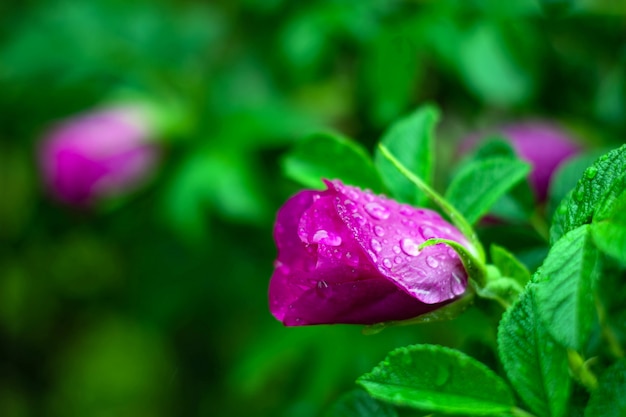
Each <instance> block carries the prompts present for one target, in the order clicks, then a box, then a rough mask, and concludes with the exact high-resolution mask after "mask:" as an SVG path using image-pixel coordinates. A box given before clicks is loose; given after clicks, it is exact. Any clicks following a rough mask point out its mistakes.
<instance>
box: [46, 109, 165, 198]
mask: <svg viewBox="0 0 626 417" xmlns="http://www.w3.org/2000/svg"><path fill="white" fill-rule="evenodd" d="M152 126H153V125H152V123H151V122H150V118H149V117H148V114H147V112H146V111H144V109H143V108H141V107H134V106H119V107H109V108H104V109H100V110H97V111H94V112H91V113H87V114H83V115H79V116H77V117H74V118H71V119H68V120H65V121H63V122H62V123H60V124H58V125H56V126H55V127H53V128H52V130H51V131H49V132H48V133H47V135H46V136H45V137H44V138H43V140H42V142H41V144H40V148H39V160H40V164H41V171H42V174H43V177H44V181H45V183H46V186H47V187H48V188H49V190H50V191H51V193H52V194H53V195H54V196H55V197H56V198H58V199H59V200H61V201H63V202H66V203H68V204H72V205H77V206H87V205H90V204H92V203H94V202H96V201H100V200H102V199H105V198H107V197H115V196H119V195H123V194H126V193H128V192H130V191H132V190H134V189H136V188H137V187H138V186H140V185H141V184H142V183H144V182H145V180H146V179H147V178H148V177H149V175H150V174H151V172H152V170H153V168H154V166H155V164H156V162H157V160H158V159H159V149H158V147H157V146H156V144H155V143H153V142H151V141H150V139H151V137H152V134H153V132H152Z"/></svg>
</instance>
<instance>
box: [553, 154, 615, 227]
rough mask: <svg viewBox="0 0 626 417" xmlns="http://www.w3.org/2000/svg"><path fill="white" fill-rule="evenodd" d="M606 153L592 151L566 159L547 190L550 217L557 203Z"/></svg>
mask: <svg viewBox="0 0 626 417" xmlns="http://www.w3.org/2000/svg"><path fill="white" fill-rule="evenodd" d="M604 153H606V152H598V151H593V152H589V153H584V154H582V155H578V156H575V157H573V158H571V159H568V160H567V161H565V162H564V163H563V164H561V165H559V167H558V169H557V170H556V171H555V173H554V174H553V175H552V179H551V180H550V188H549V190H548V210H547V212H548V214H549V215H550V216H552V215H553V214H554V211H555V210H556V209H557V207H558V205H559V203H560V202H561V201H562V200H563V199H564V198H565V197H566V196H567V194H568V193H569V192H570V191H571V190H572V189H573V188H574V187H576V184H577V183H578V180H579V179H580V177H581V176H582V175H583V173H584V172H585V169H587V168H588V167H589V166H591V165H592V164H593V163H594V162H595V161H596V159H598V157H600V156H601V155H602V154H604Z"/></svg>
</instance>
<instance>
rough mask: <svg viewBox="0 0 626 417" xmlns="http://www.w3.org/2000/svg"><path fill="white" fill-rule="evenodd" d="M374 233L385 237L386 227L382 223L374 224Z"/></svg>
mask: <svg viewBox="0 0 626 417" xmlns="http://www.w3.org/2000/svg"><path fill="white" fill-rule="evenodd" d="M374 233H376V236H378V237H383V236H384V235H385V229H384V228H383V227H382V226H380V225H376V226H374Z"/></svg>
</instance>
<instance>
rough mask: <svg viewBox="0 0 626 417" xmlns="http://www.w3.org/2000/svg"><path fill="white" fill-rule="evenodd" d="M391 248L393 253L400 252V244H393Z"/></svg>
mask: <svg viewBox="0 0 626 417" xmlns="http://www.w3.org/2000/svg"><path fill="white" fill-rule="evenodd" d="M391 249H392V250H393V252H394V253H400V252H401V250H400V246H398V245H393V248H391Z"/></svg>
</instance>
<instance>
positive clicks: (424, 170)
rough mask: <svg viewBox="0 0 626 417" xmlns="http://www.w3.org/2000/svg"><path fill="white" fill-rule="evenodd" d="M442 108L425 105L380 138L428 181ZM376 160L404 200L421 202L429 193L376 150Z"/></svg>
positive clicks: (394, 191) (396, 194)
mask: <svg viewBox="0 0 626 417" xmlns="http://www.w3.org/2000/svg"><path fill="white" fill-rule="evenodd" d="M438 119H439V111H438V110H437V109H436V108H435V107H433V106H429V105H426V106H422V107H420V108H418V109H417V110H416V111H414V112H413V113H412V114H411V115H409V116H407V117H405V118H403V119H400V120H398V121H397V122H395V123H394V124H393V125H392V126H391V127H390V128H389V129H388V130H387V131H386V132H385V133H384V134H383V137H382V139H381V141H380V144H381V145H382V146H385V147H386V148H387V149H388V150H389V151H390V152H391V153H392V154H393V155H395V157H396V158H397V159H398V160H399V161H400V162H401V163H402V165H404V166H405V167H406V168H407V169H408V170H409V171H410V172H412V173H413V174H415V175H416V176H418V177H419V178H421V179H422V180H424V181H425V182H426V184H431V183H432V177H433V155H434V147H433V135H434V129H435V124H436V123H437V120H438ZM374 162H375V164H376V168H377V169H378V172H380V175H381V177H382V178H383V182H384V183H385V185H386V186H387V188H388V189H389V190H390V191H391V193H392V195H393V196H394V197H395V198H396V199H397V200H400V201H403V202H405V203H409V204H416V205H421V204H423V203H424V201H425V198H426V197H425V195H424V193H423V192H422V191H420V190H419V189H416V188H415V186H414V185H413V184H412V183H411V181H409V180H408V179H407V178H406V177H405V176H404V175H402V174H401V173H400V172H398V170H397V169H396V167H395V166H394V165H393V164H392V163H391V162H390V161H389V160H388V159H387V158H386V157H385V156H384V155H383V154H382V153H381V152H380V149H378V148H377V149H376V152H375V155H374Z"/></svg>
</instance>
